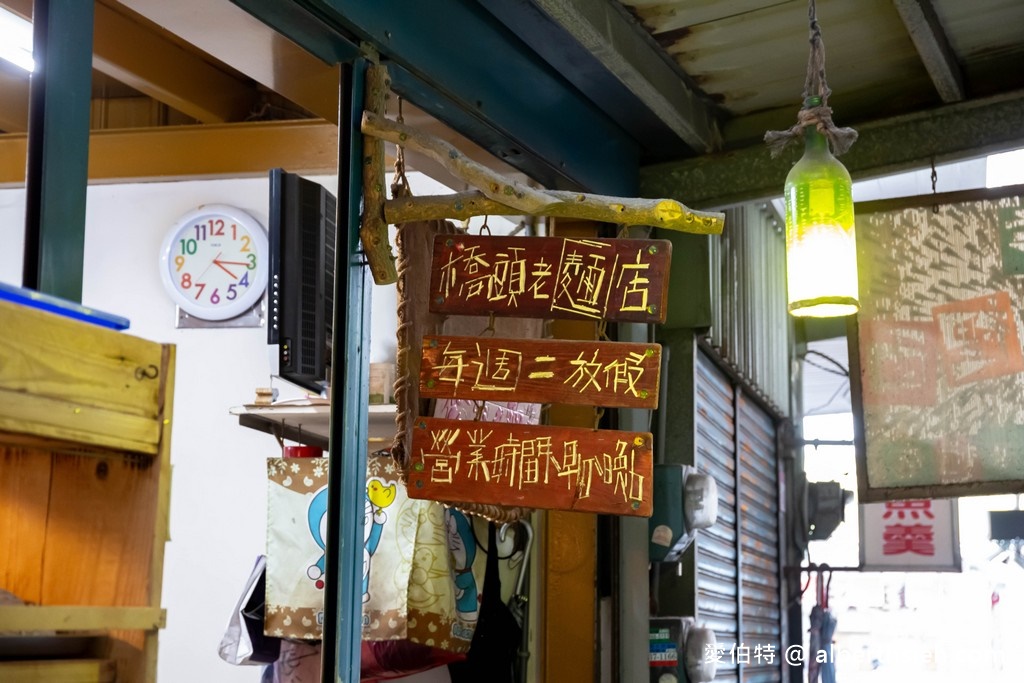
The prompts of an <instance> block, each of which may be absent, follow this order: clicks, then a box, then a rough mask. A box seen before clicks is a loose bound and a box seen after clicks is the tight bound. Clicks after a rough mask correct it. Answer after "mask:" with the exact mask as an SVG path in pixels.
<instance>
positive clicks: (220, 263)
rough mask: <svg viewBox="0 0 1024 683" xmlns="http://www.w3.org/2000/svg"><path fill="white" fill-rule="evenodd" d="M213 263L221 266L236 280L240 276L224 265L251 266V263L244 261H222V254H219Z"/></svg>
mask: <svg viewBox="0 0 1024 683" xmlns="http://www.w3.org/2000/svg"><path fill="white" fill-rule="evenodd" d="M213 265H215V266H217V267H218V268H220V269H221V270H223V271H224V272H225V273H227V274H228V275H230V276H231V278H232V279H234V280H237V279H238V276H237V275H235V274H234V273H232V272H231V271H230V270H228V269H227V268H225V267H224V266H246V267H248V266H249V264H248V263H245V262H244V261H221V260H220V254H217V256H215V257H214V259H213Z"/></svg>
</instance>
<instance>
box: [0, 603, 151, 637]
mask: <svg viewBox="0 0 1024 683" xmlns="http://www.w3.org/2000/svg"><path fill="white" fill-rule="evenodd" d="M166 621H167V610H165V609H162V608H160V607H149V606H142V607H98V606H94V605H71V606H68V605H4V606H2V607H0V624H3V627H2V628H3V630H2V631H0V632H13V631H114V630H126V631H150V630H153V629H158V628H163V627H164V626H165V622H166Z"/></svg>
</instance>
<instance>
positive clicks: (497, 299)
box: [430, 235, 672, 323]
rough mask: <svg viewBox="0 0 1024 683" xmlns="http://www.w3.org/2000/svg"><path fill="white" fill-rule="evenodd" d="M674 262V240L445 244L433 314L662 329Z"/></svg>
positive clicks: (451, 239)
mask: <svg viewBox="0 0 1024 683" xmlns="http://www.w3.org/2000/svg"><path fill="white" fill-rule="evenodd" d="M671 260H672V243H671V242H669V241H668V240H639V239H569V238H561V237H490V236H481V235H451V236H438V237H435V238H434V258H433V266H432V270H431V276H430V310H431V312H434V313H445V314H456V315H487V314H493V315H500V316H515V317H520V318H566V319H577V320H578V319H582V320H608V321H621V322H641V323H648V322H656V323H662V322H665V312H666V308H667V302H668V274H669V265H670V262H671Z"/></svg>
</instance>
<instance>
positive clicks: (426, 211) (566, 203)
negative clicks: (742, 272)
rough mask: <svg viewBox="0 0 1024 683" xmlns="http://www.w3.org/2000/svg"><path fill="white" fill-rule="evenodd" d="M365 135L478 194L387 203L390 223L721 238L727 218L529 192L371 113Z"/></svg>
mask: <svg viewBox="0 0 1024 683" xmlns="http://www.w3.org/2000/svg"><path fill="white" fill-rule="evenodd" d="M362 132H363V134H364V135H368V136H372V137H375V138H380V139H382V140H386V141H388V142H392V143H394V144H396V145H402V146H404V147H406V148H408V149H414V150H416V151H417V152H419V153H421V154H423V155H425V156H427V157H429V158H430V159H432V160H433V161H435V162H437V163H439V164H441V165H442V166H443V167H444V168H445V170H447V171H448V172H449V173H451V174H452V175H453V176H455V177H456V178H459V179H460V180H463V181H465V182H466V183H467V184H469V185H470V186H472V187H475V188H478V190H479V192H470V193H461V194H454V195H445V196H441V197H425V198H419V199H417V198H409V197H403V198H401V199H398V200H390V201H386V202H385V204H384V213H385V216H386V220H387V222H389V223H402V222H407V221H412V220H430V219H438V218H467V217H469V216H479V215H529V216H557V217H563V218H585V219H589V220H596V221H602V222H607V223H616V224H624V225H652V226H656V227H659V228H665V229H668V230H678V231H681V232H689V233H697V234H705V235H706V234H718V233H721V232H722V227H723V226H724V225H725V215H724V214H722V213H714V212H697V211H692V210H691V209H689V208H687V207H686V206H685V205H683V204H681V203H680V202H677V201H675V200H673V199H642V198H623V197H605V196H601V195H592V194H584V193H578V192H564V191H551V190H539V189H536V188H532V187H528V186H526V185H524V184H523V183H520V182H518V181H516V180H512V179H508V178H505V177H504V176H502V175H501V174H499V173H496V172H495V171H492V170H491V169H489V168H487V167H486V166H484V165H482V164H480V163H478V162H476V161H473V160H472V159H470V158H468V157H466V156H465V155H464V154H462V152H460V151H459V150H458V149H456V148H455V147H454V146H452V145H450V144H449V143H447V142H445V141H444V140H441V139H439V138H436V137H434V136H432V135H429V134H427V133H424V132H422V131H418V130H416V129H415V128H411V127H409V126H406V125H404V124H401V123H397V122H395V121H391V120H389V119H387V118H385V117H383V116H381V115H379V114H377V113H375V112H372V111H365V112H363V122H362ZM420 211H422V213H420ZM399 217H400V218H399Z"/></svg>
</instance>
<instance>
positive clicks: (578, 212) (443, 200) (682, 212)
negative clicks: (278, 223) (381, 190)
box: [384, 190, 723, 235]
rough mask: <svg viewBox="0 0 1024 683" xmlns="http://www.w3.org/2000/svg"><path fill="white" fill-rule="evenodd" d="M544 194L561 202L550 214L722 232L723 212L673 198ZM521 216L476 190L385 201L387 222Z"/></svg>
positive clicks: (546, 212) (704, 232) (547, 213)
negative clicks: (691, 206)
mask: <svg viewBox="0 0 1024 683" xmlns="http://www.w3.org/2000/svg"><path fill="white" fill-rule="evenodd" d="M545 194H546V195H548V196H550V197H551V198H553V199H556V200H557V201H558V203H556V204H550V205H548V206H547V207H546V208H545V209H544V215H545V216H554V217H556V218H582V219H587V220H594V221H601V222H604V223H616V224H618V225H652V226H654V227H658V228H665V229H667V230H677V231H680V232H688V233H694V234H699V235H717V234H719V233H721V232H722V225H723V216H722V214H720V213H714V212H708V211H694V210H692V209H688V208H686V207H685V206H683V205H682V204H680V203H679V202H677V201H675V200H673V199H644V198H633V199H624V198H619V197H605V196H602V195H595V194H582V193H579V192H565V191H560V190H547V191H545ZM518 215H523V212H522V211H519V210H518V209H516V208H514V207H512V206H509V205H507V204H502V203H501V202H496V201H494V200H493V199H490V198H488V197H487V196H486V195H484V193H482V192H474V191H470V192H459V193H456V194H446V195H430V196H423V197H401V198H398V199H391V200H387V201H385V202H384V218H385V220H387V222H388V223H406V222H409V221H417V220H436V219H442V218H451V219H457V220H466V219H467V218H470V217H472V216H518Z"/></svg>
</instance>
